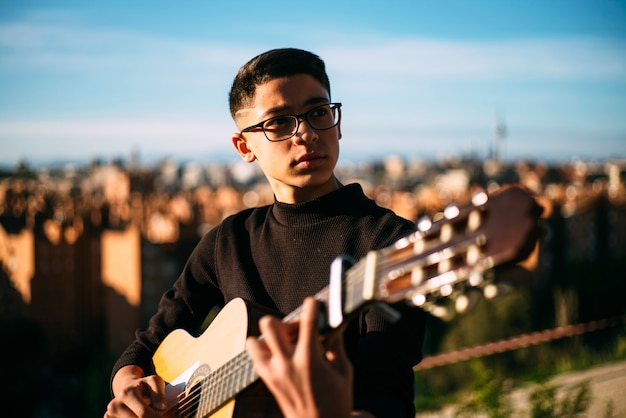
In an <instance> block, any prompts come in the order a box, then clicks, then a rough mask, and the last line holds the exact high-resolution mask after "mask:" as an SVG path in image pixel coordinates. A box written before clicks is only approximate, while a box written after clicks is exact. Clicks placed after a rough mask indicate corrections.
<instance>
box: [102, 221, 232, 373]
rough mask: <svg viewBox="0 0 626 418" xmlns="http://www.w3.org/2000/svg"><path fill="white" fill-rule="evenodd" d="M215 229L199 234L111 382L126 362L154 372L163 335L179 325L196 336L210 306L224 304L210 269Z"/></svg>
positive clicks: (212, 271) (123, 357)
mask: <svg viewBox="0 0 626 418" xmlns="http://www.w3.org/2000/svg"><path fill="white" fill-rule="evenodd" d="M218 230H219V227H217V228H214V229H212V230H211V231H209V232H208V233H207V234H205V235H204V236H203V237H202V239H201V240H200V242H199V243H198V245H197V246H196V247H195V249H194V250H193V252H192V254H191V255H190V257H189V259H188V260H187V263H186V264H185V267H184V269H183V271H182V273H181V274H180V276H179V277H178V279H177V280H176V281H175V282H174V284H173V286H172V288H171V289H169V290H168V291H167V292H166V293H164V294H163V296H162V297H161V300H160V301H159V306H158V310H157V312H156V313H155V314H154V315H153V316H152V317H151V318H150V321H149V324H148V327H147V329H139V330H137V331H136V332H135V339H134V341H133V342H132V343H131V344H130V345H129V346H128V347H127V348H126V350H125V351H124V352H123V353H122V355H121V356H120V357H119V358H118V360H117V362H116V363H115V365H114V366H113V370H112V373H111V381H112V380H113V376H115V374H116V373H117V371H118V370H119V369H120V368H122V367H124V366H128V365H136V366H139V367H141V368H142V369H143V370H144V373H146V374H154V365H153V362H152V356H153V355H154V353H155V351H156V349H157V348H158V346H159V344H160V343H161V342H162V341H163V340H164V339H165V337H166V336H167V335H168V334H169V333H170V332H172V331H173V330H175V329H179V328H181V329H184V330H186V331H187V332H189V333H190V334H192V335H197V334H198V331H199V328H200V326H201V325H202V322H203V321H204V319H205V318H206V316H207V315H208V313H209V311H210V310H211V308H213V307H214V306H222V305H223V304H224V299H223V296H222V294H221V292H220V290H219V289H218V287H217V286H216V283H217V280H216V277H215V274H214V270H213V269H214V266H215V264H214V256H215V240H216V237H217V234H218Z"/></svg>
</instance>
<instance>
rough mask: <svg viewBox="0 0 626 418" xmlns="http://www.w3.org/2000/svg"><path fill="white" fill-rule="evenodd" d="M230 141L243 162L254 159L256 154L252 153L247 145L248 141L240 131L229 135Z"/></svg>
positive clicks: (249, 161)
mask: <svg viewBox="0 0 626 418" xmlns="http://www.w3.org/2000/svg"><path fill="white" fill-rule="evenodd" d="M231 141H232V142H233V146H234V147H235V149H236V150H237V154H239V155H240V156H241V158H243V160H244V161H245V162H247V163H251V162H253V161H254V160H256V156H255V155H254V153H253V152H252V150H251V149H250V147H248V141H246V138H244V137H243V135H242V134H241V133H239V132H235V133H234V134H233V136H232V137H231Z"/></svg>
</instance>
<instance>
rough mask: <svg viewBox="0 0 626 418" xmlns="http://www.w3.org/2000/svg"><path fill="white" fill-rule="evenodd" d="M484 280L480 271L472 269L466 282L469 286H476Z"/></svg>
mask: <svg viewBox="0 0 626 418" xmlns="http://www.w3.org/2000/svg"><path fill="white" fill-rule="evenodd" d="M484 280H485V278H484V277H483V275H482V273H480V272H478V271H472V272H471V273H470V275H469V277H468V278H467V282H468V283H469V284H470V286H473V287H477V286H478V285H480V284H481V283H482V282H483V281H484Z"/></svg>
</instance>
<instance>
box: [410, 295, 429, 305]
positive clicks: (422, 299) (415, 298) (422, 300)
mask: <svg viewBox="0 0 626 418" xmlns="http://www.w3.org/2000/svg"><path fill="white" fill-rule="evenodd" d="M408 300H409V302H411V303H412V304H413V305H414V306H416V307H418V308H421V307H423V306H424V305H425V304H426V296H425V295H423V294H421V293H414V294H412V295H409V298H408Z"/></svg>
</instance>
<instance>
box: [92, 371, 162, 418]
mask: <svg viewBox="0 0 626 418" xmlns="http://www.w3.org/2000/svg"><path fill="white" fill-rule="evenodd" d="M113 393H114V395H115V397H114V398H113V399H112V400H111V402H109V404H108V405H107V410H106V412H105V413H104V418H126V417H129V418H137V417H142V418H153V417H163V416H165V412H166V401H165V382H164V381H163V379H161V378H160V377H159V376H156V375H153V376H144V373H143V370H141V369H140V368H139V367H136V366H126V367H122V368H121V369H120V370H119V371H118V372H117V373H116V374H115V377H114V378H113Z"/></svg>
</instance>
